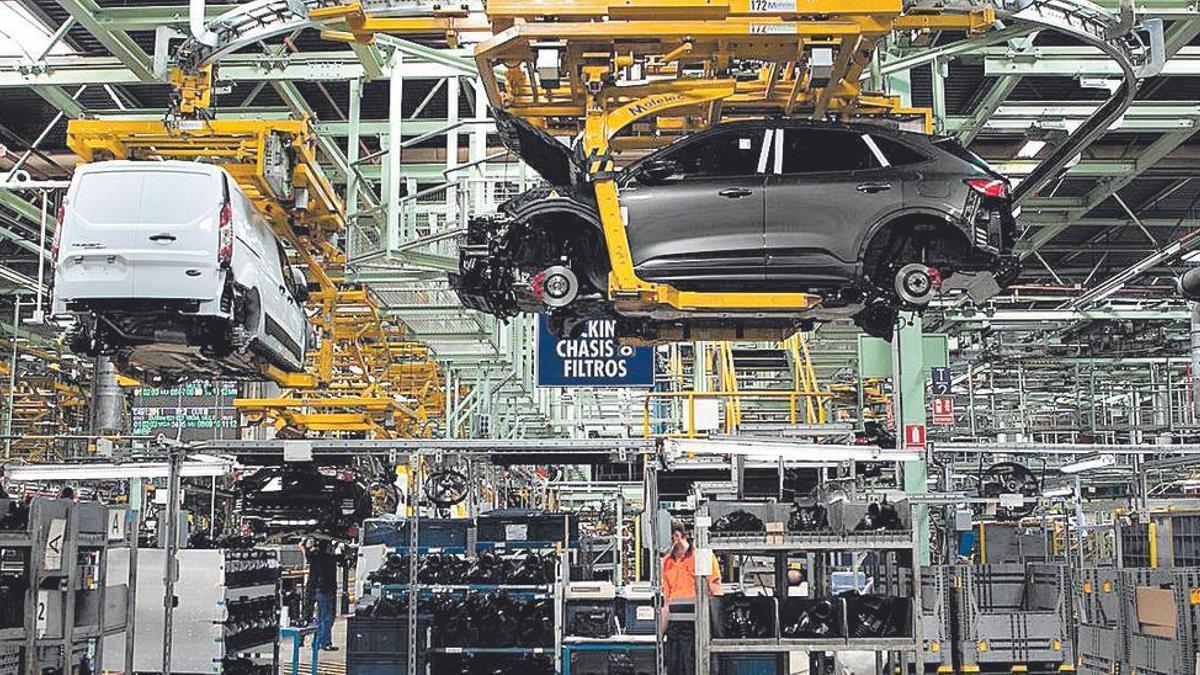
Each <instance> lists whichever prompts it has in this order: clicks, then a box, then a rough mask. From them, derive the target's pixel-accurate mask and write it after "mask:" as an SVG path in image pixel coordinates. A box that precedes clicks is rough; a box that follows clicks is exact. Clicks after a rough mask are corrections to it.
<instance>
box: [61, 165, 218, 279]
mask: <svg viewBox="0 0 1200 675" xmlns="http://www.w3.org/2000/svg"><path fill="white" fill-rule="evenodd" d="M223 180H224V177H223V175H222V174H220V173H218V172H216V171H214V170H213V168H211V167H207V166H203V165H198V164H192V163H188V162H161V163H150V162H108V163H105V164H103V165H98V166H96V167H87V168H85V169H83V170H81V171H80V173H79V174H78V175H77V176H76V178H75V184H74V185H73V190H72V191H71V194H70V196H69V198H68V200H67V204H66V207H65V213H64V221H63V223H64V226H63V231H62V235H61V236H62V240H61V242H60V248H59V256H60V262H59V284H60V288H59V289H58V292H59V293H61V294H62V297H63V298H64V299H72V298H74V299H80V298H114V299H119V298H130V299H211V297H212V295H213V288H214V282H215V281H216V277H217V274H218V272H219V269H218V264H217V230H218V223H219V217H220V211H221V206H222V205H223V204H224V203H225V201H226V198H225V194H224V188H223V185H222V181H223ZM64 284H65V285H66V286H67V287H65V288H64V287H63V285H64Z"/></svg>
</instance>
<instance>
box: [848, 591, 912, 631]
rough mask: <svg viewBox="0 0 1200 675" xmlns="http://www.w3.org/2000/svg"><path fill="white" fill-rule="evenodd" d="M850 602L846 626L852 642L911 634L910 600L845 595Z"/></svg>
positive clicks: (852, 593) (878, 596)
mask: <svg viewBox="0 0 1200 675" xmlns="http://www.w3.org/2000/svg"><path fill="white" fill-rule="evenodd" d="M842 597H843V599H845V601H846V625H847V628H848V630H849V631H850V637H852V638H886V637H905V636H908V635H910V634H911V626H912V621H911V618H910V616H909V613H910V612H911V611H912V602H911V600H910V599H909V598H900V597H892V596H884V595H859V594H858V593H854V592H852V591H851V592H847V593H843V594H842Z"/></svg>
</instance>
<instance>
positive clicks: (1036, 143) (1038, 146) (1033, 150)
mask: <svg viewBox="0 0 1200 675" xmlns="http://www.w3.org/2000/svg"><path fill="white" fill-rule="evenodd" d="M1044 147H1046V141H1043V140H1040V139H1030V140H1028V141H1025V145H1022V146H1021V149H1020V150H1017V157H1019V158H1021V159H1030V158H1033V157H1036V156H1037V154H1038V153H1039V152H1041V151H1042V148H1044Z"/></svg>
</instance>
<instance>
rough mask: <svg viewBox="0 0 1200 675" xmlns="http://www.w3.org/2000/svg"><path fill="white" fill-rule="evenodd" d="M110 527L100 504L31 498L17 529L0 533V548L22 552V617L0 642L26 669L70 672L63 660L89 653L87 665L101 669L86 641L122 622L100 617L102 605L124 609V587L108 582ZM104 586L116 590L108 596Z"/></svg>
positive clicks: (2, 634)
mask: <svg viewBox="0 0 1200 675" xmlns="http://www.w3.org/2000/svg"><path fill="white" fill-rule="evenodd" d="M110 527H111V524H110V523H109V509H108V508H107V507H106V506H104V505H102V504H99V503H95V502H80V503H76V502H73V501H71V500H68V499H44V498H35V499H34V500H33V501H32V502H30V505H29V521H28V524H27V525H26V528H25V530H24V531H6V532H3V533H0V548H3V549H7V550H17V551H23V552H24V553H23V556H24V562H23V564H24V574H25V579H26V582H27V584H28V586H27V589H26V591H25V623H24V625H23V626H20V627H12V628H7V629H4V630H2V631H0V643H4V644H6V646H7V647H8V648H12V647H17V648H18V649H21V650H23V652H24V664H25V665H24V671H25V672H26V673H31V674H32V673H40V672H41V670H42V668H61V669H63V670H64V671H65V672H70V664H68V663H65V662H64V660H65V661H74V660H75V657H76V656H78V655H80V654H84V655H85V656H84V657H83V658H88V657H87V656H86V655H87V654H92V653H93V652H94V656H93V657H91V658H92V659H94V661H93V664H92V667H94V668H95V669H96V670H100V669H101V668H102V666H103V655H102V654H101V653H100V650H99V649H95V650H92V649H91V648H90V646H89V645H88V643H90V642H92V641H95V640H98V639H99V638H101V637H102V636H104V635H107V634H112V633H114V632H118V631H121V630H123V629H124V625H125V617H124V616H115V615H109V616H106V609H110V608H111V609H115V608H118V607H119V608H121V609H124V605H125V603H124V601H123V597H125V594H126V593H127V587H126V586H122V585H110V584H109V583H108V576H109V575H108V558H109V556H108V554H109V532H108V530H109V528H110ZM125 531H126V530H125V529H124V528H120V533H121V535H122V536H123V534H124V532H125ZM115 539H116V540H120V539H121V536H118V537H116V538H115ZM116 578H120V577H119V575H118V576H117V577H116ZM109 593H114V594H120V595H121V596H122V597H119V598H117V600H118V601H117V602H112V603H110V602H108V600H109V598H108V594H109ZM110 605H111V607H110ZM35 608H36V609H35ZM48 654H58V655H59V656H58V657H47V656H46V655H48ZM48 659H49V660H48Z"/></svg>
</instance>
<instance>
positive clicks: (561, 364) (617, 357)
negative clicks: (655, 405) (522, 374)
mask: <svg viewBox="0 0 1200 675" xmlns="http://www.w3.org/2000/svg"><path fill="white" fill-rule="evenodd" d="M616 327H617V322H616V321H612V320H610V319H588V320H587V322H586V323H585V324H584V327H583V332H582V333H581V334H580V336H579V337H577V338H572V339H569V340H563V339H559V338H558V337H555V335H554V333H551V332H550V319H549V317H547V316H546V315H545V314H543V315H541V316H540V317H539V320H538V332H537V347H538V361H537V383H538V386H539V387H649V386H652V385H653V384H654V348H653V347H630V346H627V345H622V344H621V343H620V342H618V341H617V330H616Z"/></svg>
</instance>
